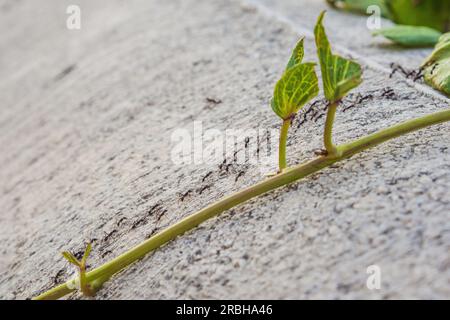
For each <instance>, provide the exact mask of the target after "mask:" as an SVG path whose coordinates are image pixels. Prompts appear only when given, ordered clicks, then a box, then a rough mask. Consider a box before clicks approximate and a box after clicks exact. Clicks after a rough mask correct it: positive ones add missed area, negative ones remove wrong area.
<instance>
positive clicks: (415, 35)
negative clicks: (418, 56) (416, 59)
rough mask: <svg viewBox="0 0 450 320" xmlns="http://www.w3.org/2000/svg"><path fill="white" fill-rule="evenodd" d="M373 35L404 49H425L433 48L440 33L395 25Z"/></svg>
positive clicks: (429, 29)
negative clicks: (380, 36) (382, 37)
mask: <svg viewBox="0 0 450 320" xmlns="http://www.w3.org/2000/svg"><path fill="white" fill-rule="evenodd" d="M373 35H374V36H376V35H382V36H384V37H385V38H388V39H389V40H391V41H393V42H395V43H397V44H400V45H402V46H406V47H427V46H434V45H435V44H436V43H437V42H438V41H439V37H440V36H441V35H442V33H440V32H439V31H437V30H434V29H432V28H428V27H416V26H403V25H397V26H395V27H391V28H384V29H380V30H377V31H375V32H374V33H373Z"/></svg>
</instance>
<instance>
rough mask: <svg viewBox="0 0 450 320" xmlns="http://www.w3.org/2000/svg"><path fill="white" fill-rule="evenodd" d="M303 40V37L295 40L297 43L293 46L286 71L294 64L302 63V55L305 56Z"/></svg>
mask: <svg viewBox="0 0 450 320" xmlns="http://www.w3.org/2000/svg"><path fill="white" fill-rule="evenodd" d="M304 40H305V39H304V38H301V39H300V40H299V41H298V42H297V45H296V46H295V48H294V51H292V55H291V58H290V59H289V62H288V64H287V66H286V71H287V70H289V69H291V68H292V67H293V66H295V65H296V64H299V63H302V61H303V57H304V56H305V49H304V47H303V43H304Z"/></svg>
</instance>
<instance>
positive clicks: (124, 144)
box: [0, 0, 450, 299]
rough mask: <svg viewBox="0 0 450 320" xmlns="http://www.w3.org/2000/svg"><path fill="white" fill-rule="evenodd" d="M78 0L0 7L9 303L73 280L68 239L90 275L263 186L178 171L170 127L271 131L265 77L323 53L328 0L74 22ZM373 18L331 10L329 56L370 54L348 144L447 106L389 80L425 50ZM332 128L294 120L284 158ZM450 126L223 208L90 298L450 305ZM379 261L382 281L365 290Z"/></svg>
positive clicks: (140, 9)
mask: <svg viewBox="0 0 450 320" xmlns="http://www.w3.org/2000/svg"><path fill="white" fill-rule="evenodd" d="M72 3H73V2H72V1H66V0H64V1H61V0H58V1H57V0H52V1H40V2H37V1H24V0H22V1H10V0H2V1H0V17H1V18H0V30H1V36H0V52H1V55H0V104H1V108H0V145H1V150H2V152H1V153H0V164H1V166H0V181H1V190H0V195H1V196H0V298H2V299H25V298H30V297H32V296H34V295H36V294H38V293H41V292H43V291H44V290H46V289H49V288H50V287H52V286H53V285H54V284H55V283H60V282H63V281H64V280H65V279H67V278H68V277H69V276H70V275H71V274H72V273H73V271H72V270H71V269H70V267H69V266H68V265H67V263H66V262H65V261H64V260H63V258H62V257H61V255H60V251H62V250H72V251H74V252H80V251H82V250H83V247H84V242H85V241H86V240H88V239H90V240H93V252H92V258H91V259H90V265H91V266H98V265H100V264H101V263H103V262H105V261H107V260H108V259H111V258H113V257H115V256H117V255H118V254H120V253H122V252H123V251H125V250H126V249H128V248H130V247H131V246H132V245H135V244H137V243H139V242H141V241H142V240H143V239H145V238H146V237H148V236H149V235H151V234H153V233H154V232H156V231H157V230H160V229H161V228H164V227H165V226H168V225H170V224H172V223H174V222H175V221H178V220H180V219H181V218H182V217H184V216H186V215H188V214H190V213H192V212H195V211H196V210H198V209H200V208H202V207H204V206H205V205H207V204H209V203H211V202H212V201H214V200H215V199H218V198H220V197H221V196H223V195H226V194H229V193H230V192H233V191H237V190H240V189H242V188H243V187H245V186H249V185H251V184H252V183H254V182H256V181H259V180H261V179H263V178H264V174H263V172H261V170H259V169H258V167H257V166H254V165H232V166H230V167H229V170H228V172H227V171H224V170H221V169H219V168H218V167H217V165H208V164H204V165H188V166H176V165H173V164H172V162H171V161H170V151H171V148H172V145H171V141H170V134H171V133H172V132H173V131H174V130H175V129H177V128H192V125H193V121H194V120H196V121H203V123H204V126H205V128H217V129H220V130H225V129H227V128H244V129H251V128H253V129H257V128H263V129H266V128H279V125H280V121H279V120H278V119H277V118H276V116H275V115H274V114H273V112H272V111H271V109H270V107H269V106H268V101H269V99H270V97H271V93H272V90H273V86H274V83H275V81H276V80H277V78H278V77H279V75H280V73H281V71H282V70H283V68H284V65H285V63H286V62H287V59H288V57H289V53H290V52H289V51H290V49H291V48H292V46H293V45H294V44H295V42H296V40H297V39H298V38H299V37H300V36H302V35H305V36H306V46H307V48H306V51H307V54H306V59H308V60H315V59H316V58H315V46H314V41H313V38H312V37H311V31H312V29H313V26H314V22H315V20H316V17H317V15H318V14H319V12H320V10H322V9H324V8H326V5H325V4H324V1H317V0H314V1H313V0H286V1H275V0H258V1H244V0H242V1H239V0H232V1H225V0H217V1H210V0H183V1H182V0H171V1H144V0H132V1H119V0H115V1H112V0H110V1H106V0H102V1H100V0H96V1H88V0H83V1H77V3H78V4H79V5H80V6H81V9H82V29H81V30H79V31H70V30H67V29H66V28H65V19H66V17H67V15H66V13H65V9H66V7H67V5H68V4H72ZM365 21H366V20H365V18H364V17H361V16H355V15H350V14H347V13H343V12H334V11H330V12H329V14H328V16H327V18H326V26H327V27H328V30H329V34H330V38H331V40H332V42H333V44H334V47H335V49H336V50H337V51H338V52H340V53H343V54H346V55H351V56H353V57H354V58H356V59H358V61H360V62H361V63H362V64H363V65H364V78H365V81H364V84H363V85H362V86H361V87H359V88H358V89H357V90H355V91H354V94H353V95H352V96H350V97H349V98H348V99H347V100H346V102H345V105H346V106H350V105H351V103H352V101H354V100H355V99H356V100H357V94H358V93H360V94H361V95H363V96H365V97H366V99H364V101H363V102H361V103H357V105H356V106H355V107H353V108H351V109H348V110H347V111H345V112H343V111H341V112H339V113H338V115H337V122H336V126H335V127H336V129H335V137H336V140H337V141H338V142H343V141H347V140H349V139H354V138H357V137H360V136H362V135H365V134H367V133H371V132H374V131H376V130H378V129H380V128H383V127H385V126H387V125H390V124H394V123H397V122H400V121H403V120H406V119H410V118H414V117H417V116H420V115H424V114H428V113H431V112H433V111H437V110H442V109H444V108H448V102H449V99H447V98H444V97H443V96H441V95H440V94H439V93H437V92H435V91H433V90H431V89H429V88H428V87H427V86H425V85H424V84H423V83H421V81H420V80H419V81H416V82H414V81H412V80H411V79H406V78H405V76H404V75H402V74H401V72H397V73H396V74H395V75H394V76H392V77H390V75H389V74H390V73H391V67H390V65H391V63H398V64H401V65H402V66H404V67H405V68H406V69H408V70H412V69H415V68H416V67H417V66H418V65H419V64H420V62H421V60H422V59H423V57H425V56H426V55H427V53H429V50H425V49H421V50H412V51H405V50H401V49H400V48H397V47H395V46H391V45H387V44H386V43H385V42H384V41H383V40H381V39H372V38H371V37H370V32H369V31H368V30H367V28H365ZM384 23H388V22H384ZM332 29H334V32H331V30H332ZM207 99H216V100H221V103H218V104H214V103H211V102H208V101H207ZM317 100H319V102H318V104H317V105H319V106H321V107H323V104H322V102H321V101H320V100H321V97H319V98H318V99H317ZM323 121H324V118H323V117H322V118H319V119H318V120H317V121H314V120H310V119H308V120H307V121H305V123H303V124H302V125H301V126H300V127H299V128H298V129H295V130H292V131H291V134H290V136H289V148H288V155H289V162H290V163H297V162H300V161H304V160H307V159H309V158H311V157H312V156H313V150H314V149H317V148H319V147H321V133H322V129H323ZM449 134H450V125H449V124H442V125H439V126H435V127H433V128H429V129H427V130H423V131H420V132H417V133H414V134H410V135H407V136H404V137H402V138H399V139H396V140H394V141H392V142H389V143H386V144H384V145H382V146H379V147H377V148H375V149H373V150H371V151H369V152H365V153H363V154H360V155H358V156H355V157H354V158H352V159H350V160H347V161H345V162H342V163H340V164H337V165H334V166H333V167H332V168H329V169H326V170H324V171H323V172H321V173H318V174H315V175H313V176H312V177H310V178H308V179H305V180H303V181H301V182H299V183H296V184H294V185H292V186H289V187H286V188H283V189H280V190H278V191H275V192H271V193H269V194H267V195H265V196H262V197H259V198H257V199H255V200H252V201H250V202H248V203H247V204H245V205H242V206H239V207H237V208H235V209H233V210H230V211H228V212H226V213H224V214H222V215H221V216H219V217H218V218H215V219H212V220H210V221H208V222H206V223H204V224H203V225H201V226H200V227H199V228H196V229H195V230H193V231H192V232H190V233H188V234H186V235H184V236H182V237H179V238H178V239H176V240H175V241H173V242H171V243H169V244H168V245H166V246H164V247H163V248H162V249H161V250H158V251H156V252H155V253H154V254H152V255H149V256H147V257H146V258H145V259H143V260H142V261H139V262H138V263H136V264H135V265H133V266H132V267H130V268H128V269H127V270H125V271H123V272H122V273H120V274H119V275H117V276H116V277H115V278H114V279H112V280H111V281H110V282H108V283H107V284H106V286H105V287H104V288H103V289H102V290H101V291H100V292H99V293H98V295H97V298H98V299H126V298H132V299H174V298H187V299H191V298H192V299H194V298H196V299H211V298H217V299H230V298H274V299H279V298H283V299H284V298H289V299H291V298H308V299H310V298H331V299H350V298H368V299H381V298H402V299H404V298H447V299H448V298H450V255H449V249H450V219H449V217H450V215H449V212H450V170H449V169H450V152H449V148H450V145H449V140H448V137H449ZM238 147H239V148H240V152H242V151H243V149H244V146H243V145H241V146H238ZM228 156H229V158H228V162H229V163H230V162H232V156H230V155H228ZM273 165H274V166H276V163H274V164H273ZM209 172H212V173H209ZM238 176H239V178H238V179H237V180H236V178H237V177H238ZM205 177H206V178H205ZM188 190H191V192H190V193H188V195H187V196H185V197H183V195H184V194H185V193H186V192H187V191H188ZM373 264H376V265H378V266H379V267H380V268H381V272H382V280H381V289H380V290H369V289H368V288H367V287H366V280H367V277H368V275H367V274H366V269H367V267H368V266H370V265H373ZM69 298H76V299H78V298H81V297H80V296H79V295H78V294H72V295H71V296H69Z"/></svg>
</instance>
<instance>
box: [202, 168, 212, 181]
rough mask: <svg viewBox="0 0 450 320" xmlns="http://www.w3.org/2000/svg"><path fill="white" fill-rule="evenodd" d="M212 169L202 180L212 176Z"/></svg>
mask: <svg viewBox="0 0 450 320" xmlns="http://www.w3.org/2000/svg"><path fill="white" fill-rule="evenodd" d="M212 173H213V172H212V171H210V172H208V173H207V174H206V175H205V176H204V177H203V178H202V182H205V180H206V179H207V178H208V177H209V176H210V175H212Z"/></svg>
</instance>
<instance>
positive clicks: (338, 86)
mask: <svg viewBox="0 0 450 320" xmlns="http://www.w3.org/2000/svg"><path fill="white" fill-rule="evenodd" d="M324 16H325V11H323V12H322V13H321V14H320V16H319V19H318V21H317V25H316V28H315V29H314V35H315V38H316V45H317V52H318V56H319V60H320V67H321V70H322V80H323V88H324V91H325V97H326V98H327V100H328V101H330V102H332V103H333V102H336V101H339V100H340V99H342V98H343V97H345V95H346V94H347V93H348V92H349V91H350V90H352V89H353V88H356V87H357V86H359V84H360V83H361V82H362V79H361V75H362V71H361V66H360V65H359V64H358V63H356V62H354V61H351V60H348V59H345V58H343V57H341V56H338V55H333V54H332V52H331V47H330V43H329V41H328V38H327V35H326V33H325V28H324V27H323V24H322V22H323V18H324Z"/></svg>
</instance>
